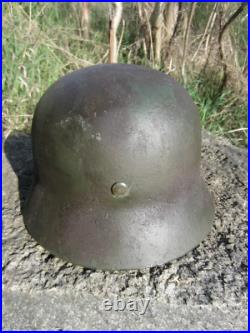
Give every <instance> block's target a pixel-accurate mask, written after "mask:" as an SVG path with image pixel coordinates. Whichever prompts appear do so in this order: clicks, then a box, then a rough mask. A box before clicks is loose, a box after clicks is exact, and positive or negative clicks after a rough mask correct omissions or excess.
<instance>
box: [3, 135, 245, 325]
mask: <svg viewBox="0 0 250 333" xmlns="http://www.w3.org/2000/svg"><path fill="white" fill-rule="evenodd" d="M3 150H4V154H3V285H4V322H3V328H4V329H9V330H13V329H53V330H65V329H126V328H127V329H247V311H246V309H247V151H246V150H243V149H239V148H236V147H233V146H231V145H230V144H229V143H228V142H227V141H225V140H224V139H219V138H215V137H213V136H211V135H209V134H207V133H204V135H203V147H202V172H203V176H204V178H205V180H206V183H207V184H208V186H209V189H210V191H211V192H212V193H213V194H214V200H215V206H216V213H215V219H214V224H213V228H212V230H211V232H210V234H209V235H208V236H207V237H206V239H205V240H204V241H203V242H202V243H201V244H200V245H199V246H198V247H197V248H195V249H194V250H193V251H191V252H189V253H188V254H187V255H185V256H183V257H182V258H179V259H177V260H174V261H172V262H170V263H166V264H165V265H162V266H157V267H153V268H150V269H144V270H133V271H125V272H121V271H119V272H108V271H95V270H91V269H87V268H82V267H79V266H73V265H72V264H71V263H67V262H65V261H63V260H61V259H58V258H56V257H54V256H53V255H51V254H50V253H49V252H48V251H46V250H45V249H43V248H42V247H41V246H39V245H38V244H37V243H36V242H35V241H34V240H33V239H32V238H31V236H30V235H29V234H28V233H27V231H26V229H25V227H24V225H23V221H22V214H21V207H22V205H23V203H24V201H25V198H26V197H27V195H28V193H29V190H30V188H31V184H32V170H33V164H32V163H33V162H32V151H31V141H30V137H29V136H28V135H25V134H22V133H15V134H11V135H9V136H8V137H7V138H6V139H5V141H4V148H3ZM114 297H119V298H121V299H123V298H126V299H127V298H142V299H143V298H148V299H150V300H151V301H152V302H151V303H150V306H149V309H148V311H147V313H146V314H145V315H144V316H140V317H139V319H138V320H137V319H136V320H135V317H134V316H133V314H132V313H126V312H122V313H117V312H114V311H111V312H108V313H107V312H104V311H102V310H100V309H99V307H98V304H100V303H101V302H102V301H103V299H112V298H114ZM76 300H77V301H76ZM21 304H23V306H21ZM39 304H40V305H39ZM91 304H92V305H91ZM36 309H37V310H36ZM46 309H49V310H48V311H49V313H48V312H47V310H46ZM73 309H75V310H74V311H73ZM94 309H97V310H95V311H94ZM60 311H61V315H59V314H60ZM72 311H73V312H72ZM64 312H65V313H67V315H68V314H69V313H72V319H71V321H70V320H69V317H67V318H68V319H67V321H66V319H65V317H64V316H63V313H64ZM14 313H15V317H14V315H13V314H14ZM32 313H35V314H36V315H35V316H33V315H32ZM83 313H84V314H83ZM88 314H89V315H88ZM60 316H61V317H60ZM222 316H224V319H223V321H222V319H221V318H222ZM45 317H46V318H47V319H46V318H45ZM74 317H75V318H74ZM14 318H15V319H14ZM60 318H61V319H60ZM91 318H92V320H91Z"/></svg>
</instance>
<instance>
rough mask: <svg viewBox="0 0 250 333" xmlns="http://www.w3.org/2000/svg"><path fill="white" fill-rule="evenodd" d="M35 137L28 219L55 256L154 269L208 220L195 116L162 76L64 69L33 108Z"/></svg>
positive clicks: (186, 246) (131, 68) (199, 233)
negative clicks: (32, 186)
mask: <svg viewBox="0 0 250 333" xmlns="http://www.w3.org/2000/svg"><path fill="white" fill-rule="evenodd" d="M32 145H33V156H34V164H35V186H34V188H33V190H32V193H31V195H30V198H29V201H28V203H27V207H26V209H25V211H24V222H25V225H26V227H27V229H28V231H29V232H30V234H31V235H32V236H33V237H34V238H35V239H36V240H37V241H38V242H39V243H40V244H41V245H42V246H44V247H45V248H46V249H48V250H49V251H50V252H51V253H53V254H55V255H57V256H59V257H62V258H64V259H66V260H68V261H70V262H72V263H75V264H79V265H82V266H86V267H90V268H97V269H135V268H143V267H150V266H154V265H159V264H163V263H165V262H167V261H169V260H171V259H174V258H177V257H179V256H182V255H184V254H185V253H186V252H187V251H189V250H191V249H192V248H194V247H195V246H197V245H198V244H199V243H200V242H201V240H202V239H203V238H204V237H205V236H206V234H207V233H208V232H209V230H210V228H211V223H212V219H213V205H212V203H211V198H210V194H209V192H208V190H207V188H206V186H205V184H204V182H203V180H202V179H201V176H200V151H201V129H200V121H199V115H198V112H197V111H196V108H195V106H194V104H193V102H192V100H191V98H190V97H189V96H188V94H187V93H186V91H185V90H184V89H183V88H182V87H181V86H180V85H179V84H177V83H176V82H175V80H173V79H172V78H170V77H169V76H168V75H166V74H163V73H160V72H158V71H155V70H152V69H148V68H145V67H143V66H136V65H121V64H110V65H107V64H106V65H96V66H92V67H89V68H86V69H80V70H77V71H75V72H73V73H70V74H68V75H66V76H64V77H63V78H61V79H60V80H58V81H57V82H56V83H54V84H53V85H52V86H51V87H50V88H49V89H48V90H47V91H46V93H45V94H44V95H43V97H42V98H41V100H40V101H39V103H38V105H37V107H36V110H35V115H34V119H33V125H32Z"/></svg>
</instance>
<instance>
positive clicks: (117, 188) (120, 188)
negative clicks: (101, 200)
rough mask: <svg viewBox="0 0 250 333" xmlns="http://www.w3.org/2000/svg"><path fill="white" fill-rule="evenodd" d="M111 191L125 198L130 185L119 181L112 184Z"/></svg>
mask: <svg viewBox="0 0 250 333" xmlns="http://www.w3.org/2000/svg"><path fill="white" fill-rule="evenodd" d="M111 192H112V194H113V196H114V197H116V198H124V197H126V196H127V195H128V193H129V189H128V185H127V184H126V183H124V182H117V183H114V184H113V185H112V186H111Z"/></svg>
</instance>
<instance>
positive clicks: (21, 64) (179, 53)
mask: <svg viewBox="0 0 250 333" xmlns="http://www.w3.org/2000/svg"><path fill="white" fill-rule="evenodd" d="M84 4H85V9H84ZM113 4H114V3H88V4H87V5H86V3H49V2H47V3H39V2H36V3H28V2H26V3H4V4H2V9H3V22H2V25H3V48H2V53H3V54H2V55H3V79H2V80H3V81H2V89H3V128H4V130H6V131H12V130H13V129H18V130H25V131H28V132H29V131H30V127H31V120H32V115H33V112H34V107H35V105H36V103H37V102H38V100H39V98H40V97H41V95H42V94H43V93H44V91H45V90H46V89H47V88H48V87H49V85H50V84H51V83H53V82H54V81H55V80H57V79H58V78H59V77H60V76H62V75H63V74H65V73H67V72H69V71H72V70H75V69H78V68H81V67H86V66H90V65H93V64H97V63H107V62H108V61H109V48H110V44H109V27H110V25H109V22H110V15H111V11H112V6H113ZM160 4H161V5H160V6H161V7H159V8H158V9H159V11H158V12H157V13H156V11H155V9H156V8H155V6H156V4H155V3H151V2H143V3H136V2H133V3H132V2H130V3H129V2H127V3H123V4H122V7H123V8H122V19H121V23H120V25H119V27H118V31H117V38H118V45H119V51H118V62H120V63H133V64H143V65H145V66H149V67H152V68H155V69H158V70H160V71H163V72H165V73H168V74H170V75H171V76H173V77H175V78H176V79H177V80H178V81H179V82H180V83H181V84H183V85H184V86H185V87H186V89H187V90H188V91H189V93H190V95H191V96H192V98H193V100H194V101H195V103H196V104H197V106H198V109H199V112H200V115H201V121H202V126H203V127H204V128H206V129H208V130H209V131H211V132H213V133H215V134H218V135H223V136H225V137H227V138H229V139H230V140H231V142H232V143H233V144H235V145H238V146H247V75H248V64H247V45H248V44H247V37H248V26H247V15H248V13H247V6H243V5H242V4H240V3H160ZM86 6H87V7H86ZM240 6H241V8H240V10H239V12H237V10H238V9H239V7H240ZM84 10H85V13H84ZM86 10H87V13H86ZM155 13H156V14H157V15H158V16H157V17H156V20H155V16H154V15H155ZM86 14H87V20H86ZM235 14H236V15H235ZM84 15H85V16H84ZM234 15H235V16H234ZM157 20H158V21H157ZM230 20H231V21H230ZM225 26H226V27H225ZM159 27H160V28H159ZM157 29H160V50H159V52H158V53H159V54H158V55H157V50H156V49H155V45H154V42H155V40H154V38H156V37H154V36H155V32H156V31H158V30H157ZM223 29H224V30H223Z"/></svg>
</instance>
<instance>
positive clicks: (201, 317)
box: [3, 290, 247, 331]
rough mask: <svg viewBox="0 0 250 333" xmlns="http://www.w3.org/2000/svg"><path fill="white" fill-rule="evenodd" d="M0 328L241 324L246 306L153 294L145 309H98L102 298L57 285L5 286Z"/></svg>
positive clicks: (186, 327)
mask: <svg viewBox="0 0 250 333" xmlns="http://www.w3.org/2000/svg"><path fill="white" fill-rule="evenodd" d="M4 302H5V307H4V312H3V316H4V318H5V321H4V327H3V329H4V330H38V329H39V330H55V331H59V330H60V331H62V330H114V331H115V330H214V329H217V330H228V331H231V330H236V329H237V330H246V329H247V324H246V316H247V310H246V309H242V308H241V307H240V306H239V305H238V306H226V305H222V304H220V305H213V306H211V305H175V306H173V305H169V304H166V303H163V302H161V301H157V300H152V301H151V302H150V303H149V306H148V308H147V311H146V312H145V314H144V315H139V314H138V313H136V312H130V311H129V310H125V311H113V310H111V311H109V312H105V311H103V304H102V300H101V299H97V298H95V297H94V296H91V295H86V294H83V295H82V294H81V293H77V294H76V293H74V292H67V293H62V292H61V291H58V290H57V291H55V290H46V291H43V292H33V293H27V292H21V293H20V292H18V291H14V292H6V293H5V295H4Z"/></svg>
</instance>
